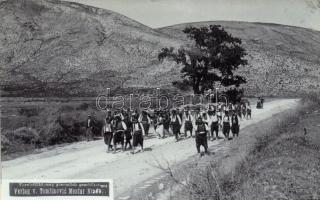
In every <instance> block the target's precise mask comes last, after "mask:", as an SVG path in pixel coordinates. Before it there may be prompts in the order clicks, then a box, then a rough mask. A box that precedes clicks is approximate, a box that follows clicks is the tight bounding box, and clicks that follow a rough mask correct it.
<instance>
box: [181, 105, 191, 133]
mask: <svg viewBox="0 0 320 200" xmlns="http://www.w3.org/2000/svg"><path fill="white" fill-rule="evenodd" d="M183 122H184V136H185V137H187V132H188V131H189V132H190V137H192V131H193V125H192V122H193V117H192V115H191V114H190V111H189V110H188V109H186V110H185V111H184V115H183Z"/></svg>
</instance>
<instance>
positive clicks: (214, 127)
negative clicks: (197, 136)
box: [208, 107, 219, 141]
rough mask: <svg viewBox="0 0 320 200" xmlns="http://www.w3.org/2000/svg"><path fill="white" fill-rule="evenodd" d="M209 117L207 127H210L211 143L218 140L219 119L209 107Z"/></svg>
mask: <svg viewBox="0 0 320 200" xmlns="http://www.w3.org/2000/svg"><path fill="white" fill-rule="evenodd" d="M208 115H209V122H210V123H209V127H210V134H211V141H213V140H215V139H216V138H217V139H218V137H219V134H218V132H219V118H218V115H217V113H216V112H215V110H213V109H212V107H209V110H208Z"/></svg>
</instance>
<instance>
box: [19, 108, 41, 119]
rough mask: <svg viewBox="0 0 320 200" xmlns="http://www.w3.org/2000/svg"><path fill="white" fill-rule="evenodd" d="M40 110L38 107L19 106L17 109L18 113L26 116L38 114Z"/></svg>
mask: <svg viewBox="0 0 320 200" xmlns="http://www.w3.org/2000/svg"><path fill="white" fill-rule="evenodd" d="M40 112H41V109H40V108H24V107H23V108H20V109H19V110H18V113H19V114H20V115H22V116H26V117H33V116H38V115H39V113H40Z"/></svg>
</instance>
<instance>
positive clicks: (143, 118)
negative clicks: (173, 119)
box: [139, 110, 151, 136]
mask: <svg viewBox="0 0 320 200" xmlns="http://www.w3.org/2000/svg"><path fill="white" fill-rule="evenodd" d="M139 122H140V123H141V124H142V125H143V129H144V131H145V134H146V136H148V135H149V128H150V124H151V119H150V117H149V115H148V113H147V111H146V110H143V111H142V113H141V115H140V117H139Z"/></svg>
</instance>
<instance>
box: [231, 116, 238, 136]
mask: <svg viewBox="0 0 320 200" xmlns="http://www.w3.org/2000/svg"><path fill="white" fill-rule="evenodd" d="M231 132H232V136H233V137H235V136H237V137H238V136H239V120H238V116H237V114H236V112H233V113H232V115H231Z"/></svg>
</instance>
